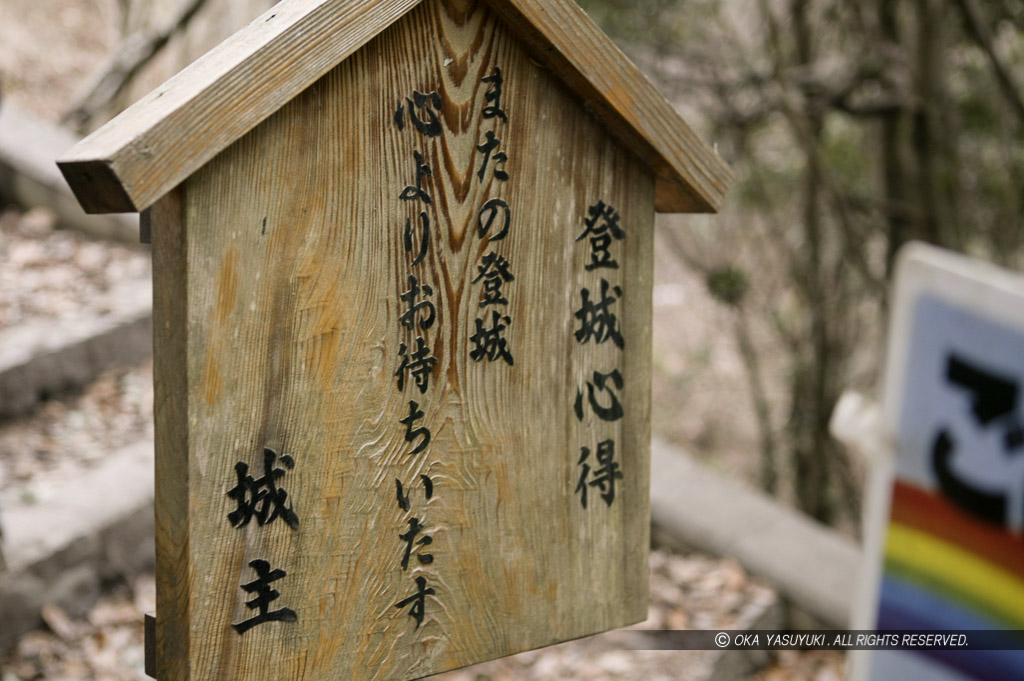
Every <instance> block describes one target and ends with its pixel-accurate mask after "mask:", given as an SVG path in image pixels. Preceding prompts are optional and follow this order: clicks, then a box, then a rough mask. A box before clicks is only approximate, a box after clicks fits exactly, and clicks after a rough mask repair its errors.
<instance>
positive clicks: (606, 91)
mask: <svg viewBox="0 0 1024 681" xmlns="http://www.w3.org/2000/svg"><path fill="white" fill-rule="evenodd" d="M488 2H489V3H490V4H491V6H492V7H493V9H494V11H496V12H497V13H498V14H500V15H501V16H502V18H504V19H505V21H507V22H508V23H509V25H510V26H512V27H513V28H514V30H515V31H516V32H517V34H518V35H519V37H520V39H521V40H523V41H524V42H525V43H526V44H527V45H528V46H529V48H530V49H531V51H532V52H533V54H534V55H535V57H536V58H537V59H539V60H541V61H542V62H543V63H545V64H546V65H547V66H548V68H550V69H551V71H552V73H555V74H557V75H558V77H559V78H561V79H562V80H563V81H565V83H566V84H567V85H568V86H569V88H571V89H572V90H573V91H574V92H575V93H576V94H577V95H578V96H580V97H582V98H583V101H584V102H585V105H586V106H587V108H588V109H589V110H590V111H591V112H592V113H593V114H594V115H595V116H597V117H598V118H599V119H600V120H601V121H602V122H603V123H604V124H605V125H607V126H608V128H609V129H610V130H611V131H612V133H613V134H615V135H616V136H617V137H619V139H621V140H622V141H623V142H624V143H625V144H626V146H627V147H629V148H631V149H633V150H634V151H635V152H636V153H637V154H638V155H639V156H640V157H641V158H642V159H643V160H644V161H645V162H646V163H647V164H648V165H650V166H651V168H653V169H654V172H655V175H656V176H657V181H656V183H655V205H656V208H657V210H658V212H660V213H716V212H718V210H719V209H720V208H721V206H722V202H723V201H724V199H725V192H726V190H727V189H728V188H729V185H730V184H731V183H732V170H731V169H730V168H729V166H727V165H726V164H725V162H724V161H722V159H721V158H720V157H719V156H718V154H717V153H716V152H715V151H714V150H712V149H711V148H710V147H708V145H707V144H705V143H704V142H703V141H702V140H701V139H700V138H699V137H698V136H697V135H696V134H695V133H694V132H693V130H692V129H690V126H689V125H687V124H686V122H685V121H684V120H683V118H682V117H681V116H680V115H679V113H678V112H677V111H676V110H675V109H674V108H673V107H672V105H671V104H670V103H669V102H668V101H667V100H666V99H665V98H664V97H663V96H662V95H661V93H659V92H658V90H657V89H656V88H655V87H654V86H653V85H652V84H651V83H650V81H648V80H647V78H646V77H645V76H644V75H643V74H642V73H641V72H640V70H639V69H637V68H636V66H634V65H633V63H632V62H630V61H629V60H628V59H627V58H626V57H625V56H624V55H623V54H622V52H621V51H619V49H618V48H617V47H616V46H615V44H614V43H613V42H612V41H611V40H610V39H609V38H608V36H606V35H605V34H604V33H603V32H602V31H601V29H600V28H598V27H597V25H596V24H594V22H593V21H591V19H590V18H589V17H588V16H587V15H586V13H585V12H584V11H583V10H582V9H581V8H580V7H579V6H578V5H577V4H576V2H574V0H488Z"/></svg>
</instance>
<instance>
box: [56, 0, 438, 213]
mask: <svg viewBox="0 0 1024 681" xmlns="http://www.w3.org/2000/svg"><path fill="white" fill-rule="evenodd" d="M419 2H420V0H386V1H385V2H381V1H380V0H349V1H347V2H333V1H329V0H283V1H282V2H280V3H278V4H277V5H275V6H274V7H272V8H271V9H270V10H268V11H267V12H265V13H264V14H262V15H261V16H260V17H258V18H257V19H256V20H254V21H253V22H252V23H250V24H249V25H248V26H247V27H246V28H245V29H243V30H241V31H239V32H238V33H236V34H235V35H233V36H232V37H230V38H228V39H227V40H225V41H224V42H223V43H221V44H220V45H218V46H217V47H216V48H214V49H213V50H211V51H210V52H208V53H207V54H206V55H205V56H204V57H202V58H201V59H199V60H198V61H196V62H194V63H193V64H192V65H191V66H189V67H188V68H186V69H184V70H183V71H181V72H180V73H179V74H178V75H176V76H174V77H173V78H171V79H170V80H169V81H167V82H166V83H165V84H164V85H162V86H161V87H159V88H157V89H156V90H154V91H153V92H151V93H150V94H149V95H147V96H146V97H144V98H142V99H141V100H139V102H137V103H136V104H134V105H133V106H131V107H130V108H128V109H127V110H125V111H124V112H123V113H122V114H121V115H119V116H117V117H116V118H114V119H113V120H112V121H110V122H109V123H107V124H106V125H104V126H103V127H102V128H100V129H99V130H97V131H96V132H95V133H93V134H92V135H90V136H89V137H87V138H86V139H85V140H83V141H82V142H80V143H78V144H77V145H75V147H73V148H72V149H71V150H70V151H68V153H67V154H66V155H65V156H63V157H62V158H60V159H59V160H58V165H59V166H60V169H61V171H62V172H63V173H64V177H65V179H66V180H67V182H68V184H69V185H71V188H72V189H73V190H74V192H75V196H76V197H77V198H78V201H79V203H81V204H82V207H83V208H84V209H85V211H86V212H87V213H115V212H134V211H141V210H144V209H145V208H148V207H149V206H150V205H152V204H153V202H154V201H156V200H157V199H159V198H160V197H161V196H163V195H164V194H166V193H167V192H169V191H170V190H171V189H173V188H174V187H176V186H177V185H178V184H180V183H181V182H182V181H183V180H185V178H187V177H188V176H189V175H191V174H192V173H193V172H195V171H196V170H197V169H198V168H200V167H201V166H203V165H204V164H205V163H206V162H207V161H209V160H210V159H211V158H213V157H214V156H215V155H217V153H219V152H220V151H222V150H223V149H224V148H226V147H227V146H228V145H230V144H231V143H232V142H234V141H235V140H237V139H238V138H239V137H241V136H242V135H244V134H245V133H246V132H248V131H249V130H251V129H252V128H253V127H255V126H256V125H257V124H258V123H260V122H261V121H263V120H264V119H266V117H267V116H269V115H270V114H272V113H273V112H274V111H277V110H278V109H279V108H281V106H283V105H284V104H285V103H286V102H287V101H288V100H290V99H291V98H292V97H294V96H295V95H297V94H298V93H299V92H301V91H302V90H304V89H305V88H306V87H308V86H309V85H310V83H312V82H313V81H315V80H316V79H317V78H319V77H320V76H322V75H323V74H324V73H326V72H327V71H328V70H330V69H331V68H332V67H334V66H335V65H336V64H338V63H339V62H341V61H342V60H343V59H345V58H346V57H348V56H349V55H351V54H352V53H353V52H355V51H356V50H358V49H359V48H360V47H361V46H362V45H364V44H365V43H366V41H368V40H369V39H370V38H372V37H373V36H375V35H377V33H379V32H380V31H381V30H382V29H383V28H384V27H386V26H388V25H389V24H391V23H392V22H393V21H394V20H395V19H397V18H398V17H400V16H402V15H403V14H404V13H405V12H407V11H409V9H410V8H412V7H414V6H416V4H417V3H419Z"/></svg>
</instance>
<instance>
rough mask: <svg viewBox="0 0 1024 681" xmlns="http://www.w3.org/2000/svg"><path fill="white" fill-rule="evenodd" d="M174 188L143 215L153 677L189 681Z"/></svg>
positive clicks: (179, 255)
mask: <svg viewBox="0 0 1024 681" xmlns="http://www.w3.org/2000/svg"><path fill="white" fill-rule="evenodd" d="M183 203H184V197H183V192H182V191H181V190H176V191H172V192H171V193H169V194H167V195H166V196H165V197H164V198H163V199H161V200H160V201H159V202H157V203H156V204H155V205H154V206H153V207H152V208H151V209H150V210H149V214H150V221H151V223H152V226H153V227H154V229H153V230H152V232H153V358H154V360H153V393H154V395H153V397H154V400H153V420H154V427H155V431H156V446H155V452H154V454H155V459H156V460H155V475H156V480H155V488H154V496H155V498H154V508H155V511H156V521H155V523H156V579H157V584H158V585H159V587H158V588H157V594H156V607H157V619H156V622H155V624H154V626H155V634H156V636H155V641H156V651H155V658H154V659H155V663H156V670H157V674H156V678H159V679H160V680H161V681H174V680H175V679H187V678H189V675H188V674H189V657H190V656H191V655H193V654H194V651H193V649H192V647H191V642H192V637H191V632H190V629H189V618H190V616H191V613H192V607H191V600H190V598H191V586H190V582H191V581H192V579H193V575H194V574H195V573H194V569H193V563H192V560H191V559H190V555H191V544H190V540H189V520H190V518H191V515H190V512H189V486H190V480H189V457H188V451H189V442H190V440H191V437H190V428H191V423H190V418H189V388H188V364H187V361H186V360H187V353H188V338H189V330H188V314H187V304H188V299H187V296H188V282H187V276H188V273H189V268H188V261H187V253H186V234H185V224H184V222H183V219H184V215H183V212H182V209H183Z"/></svg>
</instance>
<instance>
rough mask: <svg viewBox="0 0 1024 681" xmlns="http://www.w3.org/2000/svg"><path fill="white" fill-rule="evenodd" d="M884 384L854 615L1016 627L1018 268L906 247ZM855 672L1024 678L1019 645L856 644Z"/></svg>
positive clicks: (1022, 322)
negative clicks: (862, 581)
mask: <svg viewBox="0 0 1024 681" xmlns="http://www.w3.org/2000/svg"><path fill="white" fill-rule="evenodd" d="M894 298H895V299H894V302H893V306H892V322H891V324H890V336H889V348H888V357H887V362H886V373H885V380H884V386H883V395H882V407H883V412H884V417H883V418H884V423H885V427H886V430H887V432H888V433H890V434H891V435H892V438H893V445H894V451H895V453H896V454H895V457H893V458H892V459H891V460H887V461H885V462H883V463H882V464H881V465H879V467H878V468H879V470H877V471H876V472H875V477H874V480H873V482H872V490H871V493H870V494H871V497H872V498H871V499H870V500H869V516H868V528H867V530H868V534H867V540H866V545H867V550H868V556H867V559H868V576H867V581H866V585H867V589H866V594H865V596H864V598H862V600H861V601H860V612H859V613H858V614H857V621H856V622H855V623H854V626H855V628H860V629H879V630H885V629H898V630H907V629H922V630H1000V629H1010V630H1022V629H1024V541H1022V531H1024V277H1020V276H1018V275H1014V274H1012V273H1009V272H1007V271H1005V270H1001V269H998V268H996V267H994V266H991V265H987V264H983V263H979V262H977V261H973V260H970V259H968V258H965V257H963V256H959V255H955V254H952V253H950V252H947V251H943V250H940V249H937V248H933V247H927V246H923V245H920V244H912V245H910V246H908V247H907V248H905V249H904V250H903V252H902V253H901V257H900V262H899V265H898V269H897V277H896V292H895V297H894ZM852 678H853V679H856V680H859V681H866V680H870V681H890V680H892V679H901V680H902V681H916V680H921V681H925V680H927V681H962V680H964V679H1021V678H1024V651H1021V650H886V651H872V652H860V653H856V654H855V656H854V659H853V675H852Z"/></svg>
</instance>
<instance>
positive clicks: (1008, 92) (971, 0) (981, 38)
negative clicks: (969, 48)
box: [953, 0, 1024, 123]
mask: <svg viewBox="0 0 1024 681" xmlns="http://www.w3.org/2000/svg"><path fill="white" fill-rule="evenodd" d="M953 1H954V4H956V6H957V7H958V8H959V9H960V13H961V14H963V17H964V23H966V24H967V30H968V32H969V33H970V35H971V37H972V38H973V39H974V42H976V43H977V44H978V47H980V48H981V49H982V51H984V52H985V55H986V56H987V57H988V61H989V64H991V65H992V70H993V71H994V72H995V74H996V80H997V81H998V82H999V87H1000V88H1002V90H1003V94H1004V95H1005V96H1006V98H1007V99H1008V100H1009V101H1010V106H1012V107H1013V110H1014V112H1015V113H1016V114H1017V117H1018V118H1020V120H1021V122H1022V123H1024V97H1022V96H1021V90H1020V88H1019V87H1018V85H1017V83H1016V82H1015V81H1014V80H1013V76H1012V75H1010V69H1009V68H1008V67H1007V66H1006V64H1004V63H1003V60H1002V59H1001V58H1000V57H999V55H998V54H997V53H996V50H995V46H994V41H993V38H992V31H991V30H990V29H989V25H988V23H987V22H986V21H985V17H984V16H983V15H982V10H981V7H980V6H979V5H978V2H977V0H953Z"/></svg>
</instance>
